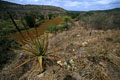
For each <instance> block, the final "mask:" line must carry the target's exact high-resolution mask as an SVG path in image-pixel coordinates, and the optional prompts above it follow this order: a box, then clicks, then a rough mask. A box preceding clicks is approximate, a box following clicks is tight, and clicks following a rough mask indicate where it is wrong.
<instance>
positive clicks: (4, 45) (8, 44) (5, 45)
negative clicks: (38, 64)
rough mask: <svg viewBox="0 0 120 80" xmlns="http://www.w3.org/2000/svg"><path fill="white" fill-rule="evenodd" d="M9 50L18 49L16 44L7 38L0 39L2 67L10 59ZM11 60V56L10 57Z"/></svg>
mask: <svg viewBox="0 0 120 80" xmlns="http://www.w3.org/2000/svg"><path fill="white" fill-rule="evenodd" d="M10 48H19V45H18V44H17V42H16V41H15V40H14V39H12V38H8V37H2V36H1V37H0V64H1V66H0V67H2V65H3V64H5V63H6V62H7V61H8V60H9V59H10V53H8V51H9V49H10ZM11 57H12V58H13V56H11Z"/></svg>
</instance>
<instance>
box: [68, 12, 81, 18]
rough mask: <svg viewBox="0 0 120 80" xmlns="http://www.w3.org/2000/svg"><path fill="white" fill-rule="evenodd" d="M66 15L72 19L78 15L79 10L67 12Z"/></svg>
mask: <svg viewBox="0 0 120 80" xmlns="http://www.w3.org/2000/svg"><path fill="white" fill-rule="evenodd" d="M67 15H68V16H70V17H71V18H72V19H75V18H77V17H78V16H79V15H80V13H79V12H67Z"/></svg>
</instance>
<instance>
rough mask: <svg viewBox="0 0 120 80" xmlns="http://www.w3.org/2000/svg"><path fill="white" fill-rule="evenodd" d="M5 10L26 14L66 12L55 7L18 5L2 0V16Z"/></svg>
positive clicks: (0, 8) (0, 12) (0, 3)
mask: <svg viewBox="0 0 120 80" xmlns="http://www.w3.org/2000/svg"><path fill="white" fill-rule="evenodd" d="M4 8H6V9H7V10H8V11H10V12H11V13H13V14H14V13H19V14H25V13H28V12H31V11H32V12H36V13H37V12H41V13H45V12H52V13H64V12H66V10H64V9H62V8H60V7H55V6H46V5H21V4H16V3H11V2H7V1H1V0H0V14H4V12H5V11H4Z"/></svg>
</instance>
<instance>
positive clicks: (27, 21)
mask: <svg viewBox="0 0 120 80" xmlns="http://www.w3.org/2000/svg"><path fill="white" fill-rule="evenodd" d="M24 18H25V21H26V23H27V25H28V26H29V27H30V28H33V27H34V22H33V18H32V16H30V15H26V16H25V17H24Z"/></svg>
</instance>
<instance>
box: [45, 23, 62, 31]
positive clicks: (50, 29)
mask: <svg viewBox="0 0 120 80" xmlns="http://www.w3.org/2000/svg"><path fill="white" fill-rule="evenodd" d="M59 29H60V28H59V27H58V26H56V25H54V24H51V25H49V26H47V32H50V33H56V32H57V31H58V30H59Z"/></svg>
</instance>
